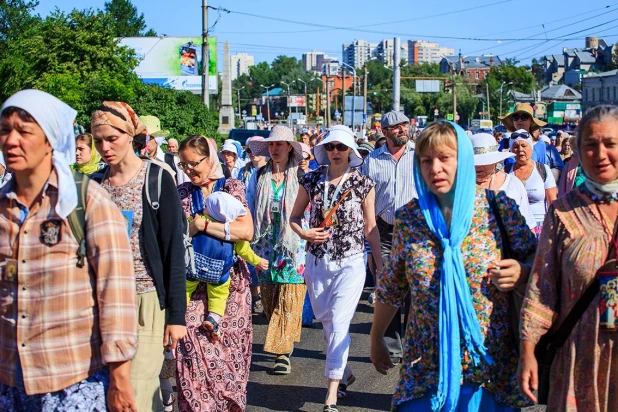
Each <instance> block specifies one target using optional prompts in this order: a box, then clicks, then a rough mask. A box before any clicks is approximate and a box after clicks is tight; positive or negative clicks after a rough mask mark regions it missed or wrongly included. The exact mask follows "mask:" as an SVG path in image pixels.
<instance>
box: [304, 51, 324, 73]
mask: <svg viewBox="0 0 618 412" xmlns="http://www.w3.org/2000/svg"><path fill="white" fill-rule="evenodd" d="M324 56H326V55H325V54H324V52H321V51H318V50H313V51H310V52H308V53H303V57H302V62H303V70H304V71H306V72H311V71H319V70H320V67H319V66H318V60H320V59H323V58H324Z"/></svg>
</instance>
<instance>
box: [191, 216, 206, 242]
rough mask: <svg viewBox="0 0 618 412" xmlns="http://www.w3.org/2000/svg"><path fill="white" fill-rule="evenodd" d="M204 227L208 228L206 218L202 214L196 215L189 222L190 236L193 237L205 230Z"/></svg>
mask: <svg viewBox="0 0 618 412" xmlns="http://www.w3.org/2000/svg"><path fill="white" fill-rule="evenodd" d="M204 229H206V219H205V218H203V217H202V216H200V215H195V217H194V218H193V219H192V220H191V223H189V236H190V237H193V236H195V235H196V234H198V233H199V232H203V231H204Z"/></svg>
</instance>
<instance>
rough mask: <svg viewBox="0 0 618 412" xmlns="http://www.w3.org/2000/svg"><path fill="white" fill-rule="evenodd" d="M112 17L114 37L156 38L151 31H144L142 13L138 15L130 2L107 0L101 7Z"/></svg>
mask: <svg viewBox="0 0 618 412" xmlns="http://www.w3.org/2000/svg"><path fill="white" fill-rule="evenodd" d="M103 8H104V10H105V12H106V13H107V14H108V15H109V16H111V17H112V19H113V23H112V27H113V32H114V35H115V36H116V37H139V36H156V35H157V33H156V32H155V31H154V30H153V29H149V30H146V20H145V19H144V14H143V13H141V14H140V13H138V11H137V8H136V7H135V6H134V5H133V3H131V0H109V1H106V2H105V4H104V6H103Z"/></svg>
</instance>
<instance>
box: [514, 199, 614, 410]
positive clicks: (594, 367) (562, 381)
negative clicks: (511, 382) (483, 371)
mask: <svg viewBox="0 0 618 412" xmlns="http://www.w3.org/2000/svg"><path fill="white" fill-rule="evenodd" d="M615 221H616V216H608V215H607V214H605V213H602V212H601V210H600V209H599V208H598V207H597V206H596V205H595V204H594V203H593V202H592V201H591V200H590V198H589V197H588V196H587V195H585V194H584V193H583V192H582V190H581V188H576V189H574V190H572V191H571V192H569V193H567V194H566V195H564V196H562V197H561V198H559V199H558V200H557V201H555V202H554V203H553V204H552V205H551V206H550V208H549V210H548V212H547V215H546V216H545V222H544V224H543V233H542V234H541V240H540V243H539V250H538V252H537V255H536V258H535V261H534V266H533V267H532V273H531V274H530V282H529V283H528V290H527V292H526V298H525V299H524V304H523V306H522V320H521V337H522V340H527V341H531V342H533V343H538V341H539V339H540V338H541V336H542V335H544V334H545V333H546V332H547V331H548V330H549V329H550V327H552V326H555V325H558V324H561V323H562V322H563V321H564V319H565V317H566V316H567V314H568V313H569V311H570V310H571V308H572V307H573V305H575V302H577V300H579V298H580V297H581V296H582V294H583V293H584V291H585V290H586V289H587V288H588V286H589V285H590V283H591V282H592V280H593V279H594V278H595V276H596V271H597V269H598V268H599V267H601V266H602V265H603V263H604V261H605V257H606V256H607V252H608V249H609V242H610V239H611V238H612V229H613V225H614V222H615ZM599 300H600V299H599V295H597V297H596V298H595V299H594V300H593V301H592V303H591V304H590V306H588V308H587V309H586V311H585V312H584V313H583V314H582V316H581V319H580V320H579V322H578V323H577V324H576V325H575V327H574V328H573V330H572V331H571V334H570V335H569V338H568V339H567V341H566V342H565V344H564V345H563V346H562V348H561V349H560V350H559V351H558V353H557V354H556V358H555V359H554V363H553V365H552V368H551V375H550V385H551V391H550V393H549V399H548V405H547V410H548V411H592V412H600V411H616V410H617V408H618V388H617V386H616V384H617V382H616V376H617V375H618V350H617V346H618V332H614V331H607V330H604V329H601V328H599V318H600V315H599V313H600V309H599Z"/></svg>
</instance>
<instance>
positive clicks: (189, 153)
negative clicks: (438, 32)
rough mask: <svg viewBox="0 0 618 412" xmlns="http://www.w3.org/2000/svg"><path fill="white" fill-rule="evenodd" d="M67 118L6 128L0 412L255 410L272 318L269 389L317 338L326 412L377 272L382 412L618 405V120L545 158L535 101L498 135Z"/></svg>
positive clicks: (403, 122)
mask: <svg viewBox="0 0 618 412" xmlns="http://www.w3.org/2000/svg"><path fill="white" fill-rule="evenodd" d="M75 117H76V112H75V110H73V109H72V108H71V107H70V106H68V105H67V104H65V103H63V102H62V101H60V100H58V99H57V98H55V97H54V96H52V95H50V94H47V93H45V92H41V91H37V90H23V91H20V92H18V93H16V94H15V95H13V96H11V97H10V98H9V99H8V100H7V101H5V102H4V104H3V105H2V109H1V112H0V149H1V150H2V158H1V159H0V160H2V162H1V163H2V165H3V168H5V170H4V171H3V173H2V186H1V187H0V266H1V272H2V273H1V275H2V276H1V279H0V410H26V411H37V410H40V411H52V410H77V409H80V410H81V409H82V408H85V409H87V410H107V409H109V410H112V411H149V410H157V411H159V410H165V411H171V410H173V408H174V407H175V406H177V408H178V409H179V410H181V411H242V410H245V409H246V407H247V383H248V380H249V373H250V368H251V357H252V347H253V346H252V345H253V343H254V339H253V326H252V314H253V313H255V312H263V314H264V316H265V317H266V319H267V322H268V325H267V331H266V336H265V340H264V342H262V343H263V348H264V352H266V353H268V354H271V355H272V360H273V364H272V368H271V373H272V374H274V375H288V374H290V373H292V371H293V370H295V369H293V360H294V357H293V352H294V345H295V344H296V343H297V342H299V341H300V340H301V338H302V336H301V335H302V325H303V323H304V318H305V317H306V316H309V317H310V319H311V318H313V317H315V319H317V321H319V322H320V323H321V324H322V329H323V334H324V342H325V351H326V364H325V370H324V377H325V383H324V386H325V396H324V402H323V403H324V406H323V410H324V411H326V412H336V411H337V410H338V407H337V402H338V399H341V398H343V397H346V396H348V393H347V389H348V386H349V385H351V384H353V383H354V381H355V380H356V378H355V375H354V372H353V371H352V369H351V368H350V366H349V365H348V362H347V360H348V356H349V353H350V349H351V337H350V333H349V330H350V324H351V322H352V318H353V316H354V313H355V310H356V305H357V304H358V302H359V300H360V298H361V293H362V292H363V289H364V286H365V282H366V277H365V273H366V268H369V270H370V273H371V275H372V277H373V282H374V283H375V289H374V292H373V293H372V294H371V295H370V296H369V301H370V302H371V303H372V304H373V305H374V306H375V308H374V319H373V323H372V328H371V332H370V339H371V347H370V360H371V362H372V363H373V366H374V367H375V369H376V370H377V371H378V372H379V373H382V374H386V373H387V372H388V370H389V369H392V368H395V367H398V368H399V377H400V378H399V383H398V384H397V386H396V388H394V396H393V402H392V408H393V410H397V411H457V410H467V411H516V410H519V409H520V408H524V407H527V406H530V405H533V404H534V403H535V402H537V401H542V402H543V403H545V404H546V405H547V407H548V410H551V411H571V410H572V411H575V410H585V411H613V410H618V389H617V388H618V378H616V376H617V373H618V351H616V348H615V346H616V345H617V344H618V332H617V330H618V329H617V328H618V265H617V264H616V258H617V257H618V254H617V253H616V249H617V248H618V237H617V235H616V228H617V220H618V219H617V217H618V107H616V106H610V105H603V106H598V107H595V108H592V109H591V110H589V111H588V112H587V113H586V114H585V116H584V117H583V118H582V120H581V122H580V123H579V126H578V129H577V131H576V136H574V137H571V136H568V135H566V134H562V135H560V136H556V138H555V139H553V140H552V139H549V141H547V142H546V141H545V139H544V138H543V136H542V134H541V133H540V128H541V127H543V126H544V123H543V122H542V121H541V120H539V119H537V118H535V116H534V112H533V110H532V108H531V107H530V106H529V105H527V104H519V105H517V106H516V107H515V110H514V112H513V113H510V114H508V115H506V116H504V117H503V118H501V121H502V124H503V125H504V126H505V128H506V129H507V130H508V133H504V134H500V135H498V134H496V135H492V134H487V133H477V134H474V135H470V134H469V133H467V132H466V131H465V130H463V129H462V128H461V127H460V126H459V125H457V124H455V123H452V122H447V121H438V122H435V123H432V124H430V125H428V126H427V127H426V128H425V129H424V130H423V131H422V133H420V134H415V133H411V132H410V120H409V119H408V118H407V117H406V116H405V115H403V114H402V113H400V112H395V111H392V112H389V113H386V114H385V115H384V116H383V117H382V120H381V124H380V126H381V131H382V132H381V134H380V135H375V136H372V138H371V139H368V140H360V139H358V136H357V135H356V134H355V133H354V132H353V131H352V130H351V129H349V128H348V127H346V126H342V125H336V126H332V127H331V128H329V129H327V130H325V131H324V133H321V134H319V135H309V134H306V133H303V134H301V136H299V137H298V138H297V136H296V135H295V134H294V132H293V131H292V130H291V129H289V128H287V127H285V126H281V125H277V126H274V127H273V128H272V129H271V131H270V134H269V136H268V137H267V138H263V137H259V136H255V137H252V138H250V139H248V140H247V143H246V146H245V147H243V146H241V145H240V144H239V143H238V142H235V141H232V140H226V141H224V142H223V144H222V145H221V147H220V148H218V147H217V143H216V142H215V140H213V139H212V138H209V137H206V136H202V135H192V136H182V137H181V136H179V139H178V140H176V139H172V138H169V135H170V133H169V131H166V130H163V129H162V128H161V124H160V122H159V119H157V118H156V117H154V116H138V114H136V113H135V111H134V110H133V109H132V108H131V107H130V106H129V105H127V104H126V103H123V102H110V101H105V102H102V104H101V105H100V106H99V107H98V108H97V109H96V110H95V112H94V113H92V117H91V123H90V127H89V128H88V129H89V132H86V131H85V130H82V129H78V130H77V132H76V129H75V128H74V124H75V123H74V120H75ZM164 147H166V149H167V150H166V151H164V150H163V149H164ZM308 310H309V312H307V311H308ZM556 331H558V332H556ZM564 331H566V332H564ZM554 335H556V336H560V335H564V336H563V341H560V342H559V343H556V342H558V340H556V338H554V337H553V336H554ZM547 339H554V340H552V341H551V342H552V344H553V345H554V346H553V349H554V350H555V358H554V359H553V362H551V361H550V362H549V367H550V373H545V370H544V369H543V367H544V366H545V363H543V362H544V361H545V359H539V358H537V355H538V353H536V352H538V350H539V348H540V349H543V348H544V347H545V346H544V345H546V344H544V343H542V342H544V341H546V340H547ZM540 361H543V362H540ZM297 373H302V372H300V371H299V372H297ZM172 378H173V379H175V382H176V387H177V391H175V390H174V389H173V387H172V383H171V381H170V379H172ZM548 388H549V389H548ZM537 390H538V392H537ZM542 393H546V394H548V396H547V399H545V397H543V396H541V394H542ZM537 396H540V398H537Z"/></svg>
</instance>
